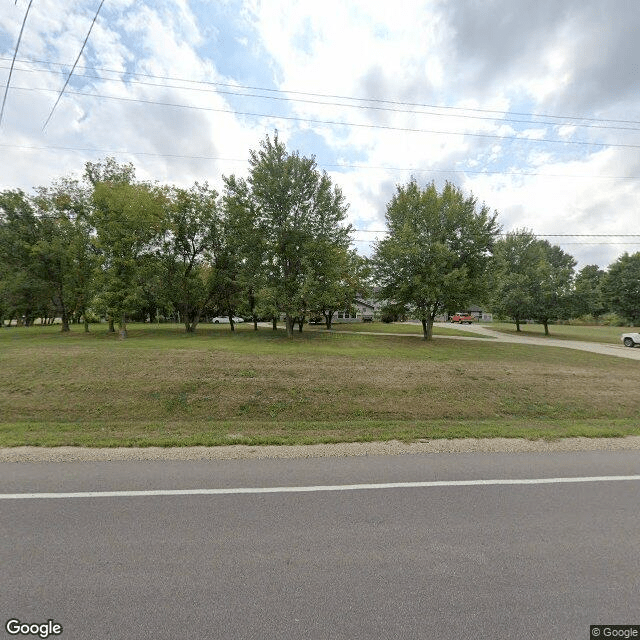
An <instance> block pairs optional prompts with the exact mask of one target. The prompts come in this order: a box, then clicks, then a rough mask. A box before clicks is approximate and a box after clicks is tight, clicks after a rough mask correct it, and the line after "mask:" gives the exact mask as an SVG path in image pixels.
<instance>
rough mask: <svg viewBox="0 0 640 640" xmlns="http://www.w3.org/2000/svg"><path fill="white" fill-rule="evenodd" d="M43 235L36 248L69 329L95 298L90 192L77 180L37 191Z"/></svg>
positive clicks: (36, 256)
mask: <svg viewBox="0 0 640 640" xmlns="http://www.w3.org/2000/svg"><path fill="white" fill-rule="evenodd" d="M34 203H35V205H36V206H37V208H38V218H39V225H40V238H39V240H38V242H37V243H36V244H35V245H34V246H33V247H32V255H33V259H34V260H35V262H36V263H37V264H38V265H39V268H40V272H41V277H42V279H43V280H44V281H46V282H47V283H48V285H49V290H50V295H51V301H52V304H53V305H54V307H55V308H56V310H57V312H58V313H59V314H60V316H61V319H62V331H63V332H67V331H69V324H70V321H71V319H72V318H73V317H83V319H84V326H85V331H88V322H87V309H88V305H89V303H90V300H91V297H92V285H93V280H92V276H93V269H94V268H95V266H96V258H97V256H96V252H95V250H94V247H93V245H92V242H91V233H92V227H91V225H90V223H89V209H90V207H89V194H88V193H87V190H86V189H85V188H83V187H82V186H81V185H80V184H79V183H78V182H77V181H75V180H70V179H63V180H60V181H58V182H55V183H54V184H53V185H52V186H51V187H41V188H39V189H38V190H37V196H36V197H35V198H34Z"/></svg>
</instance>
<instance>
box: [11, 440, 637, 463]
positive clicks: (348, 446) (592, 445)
mask: <svg viewBox="0 0 640 640" xmlns="http://www.w3.org/2000/svg"><path fill="white" fill-rule="evenodd" d="M630 449H633V450H640V436H626V437H624V438H563V439H560V440H554V441H546V440H524V439H522V438H486V439H474V438H461V439H456V440H422V441H419V442H412V443H404V442H399V441H397V440H392V441H389V442H350V443H343V444H314V445H296V446H264V447H253V446H247V445H231V446H226V447H167V448H163V447H144V448H133V447H132V448H126V447H117V448H112V449H91V448H85V447H50V448H48V447H11V448H5V449H0V462H83V461H108V460H235V459H264V458H330V457H348V456H384V455H387V456H392V455H404V454H415V453H468V452H472V451H479V452H504V453H524V452H532V451H534V452H535V451H540V452H545V451H623V450H630Z"/></svg>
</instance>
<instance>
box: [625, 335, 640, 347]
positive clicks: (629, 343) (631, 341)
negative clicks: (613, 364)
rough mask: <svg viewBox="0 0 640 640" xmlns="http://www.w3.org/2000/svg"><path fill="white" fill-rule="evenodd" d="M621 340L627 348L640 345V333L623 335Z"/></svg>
mask: <svg viewBox="0 0 640 640" xmlns="http://www.w3.org/2000/svg"><path fill="white" fill-rule="evenodd" d="M620 339H621V340H622V342H623V343H624V346H625V347H635V346H636V345H640V333H623V334H622V337H621V338H620Z"/></svg>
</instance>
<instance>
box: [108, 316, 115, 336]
mask: <svg viewBox="0 0 640 640" xmlns="http://www.w3.org/2000/svg"><path fill="white" fill-rule="evenodd" d="M108 332H109V333H115V332H116V328H115V323H114V320H113V318H109V329H108Z"/></svg>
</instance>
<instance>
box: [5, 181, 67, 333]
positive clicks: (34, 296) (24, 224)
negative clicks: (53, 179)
mask: <svg viewBox="0 0 640 640" xmlns="http://www.w3.org/2000/svg"><path fill="white" fill-rule="evenodd" d="M41 239H42V228H41V225H40V221H39V219H38V217H37V215H36V210H35V207H34V205H33V202H32V199H31V198H29V197H28V196H27V195H26V194H25V193H24V192H23V191H20V190H18V191H11V190H9V191H4V192H2V193H0V278H2V290H3V298H4V303H3V306H4V314H5V315H6V316H8V317H9V321H11V318H13V317H15V318H16V320H17V322H18V324H23V323H24V324H26V325H27V326H28V325H30V324H31V323H32V322H33V320H34V318H35V317H36V316H38V315H40V316H41V317H42V316H50V315H52V314H54V313H55V310H54V309H52V308H51V288H50V286H49V283H48V282H47V281H46V279H44V278H43V273H42V268H41V265H40V264H39V263H38V261H37V260H36V259H34V257H37V256H34V247H36V246H37V245H38V243H39V242H40V241H41Z"/></svg>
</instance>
